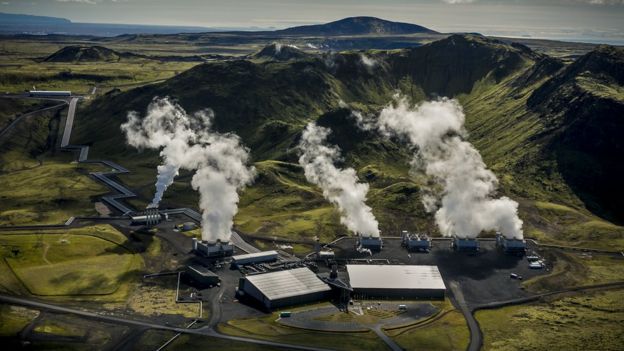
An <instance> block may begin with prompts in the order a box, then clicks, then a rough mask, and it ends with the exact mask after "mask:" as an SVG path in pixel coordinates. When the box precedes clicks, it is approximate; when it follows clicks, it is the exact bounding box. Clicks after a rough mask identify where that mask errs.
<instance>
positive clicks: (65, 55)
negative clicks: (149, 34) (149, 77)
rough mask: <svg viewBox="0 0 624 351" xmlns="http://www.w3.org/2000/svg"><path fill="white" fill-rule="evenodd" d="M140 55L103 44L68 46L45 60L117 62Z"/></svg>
mask: <svg viewBox="0 0 624 351" xmlns="http://www.w3.org/2000/svg"><path fill="white" fill-rule="evenodd" d="M138 57H139V56H138V55H134V54H130V53H121V52H117V51H115V50H111V49H108V48H105V47H103V46H66V47H64V48H62V49H60V50H59V51H57V52H55V53H53V54H52V55H50V56H48V57H46V58H45V59H44V61H45V62H116V61H119V60H121V59H122V58H138Z"/></svg>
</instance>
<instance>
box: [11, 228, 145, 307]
mask: <svg viewBox="0 0 624 351" xmlns="http://www.w3.org/2000/svg"><path fill="white" fill-rule="evenodd" d="M124 242H125V237H124V236H123V235H122V234H121V233H119V232H117V231H116V230H115V229H113V228H112V227H110V226H108V225H99V226H94V227H85V228H76V229H69V230H57V231H54V230H50V231H39V232H38V233H37V234H24V233H19V232H18V233H10V232H9V233H7V232H2V233H0V245H1V246H0V250H1V251H2V255H3V257H4V260H3V261H2V263H3V264H2V265H3V266H6V267H5V268H7V269H8V270H6V269H5V270H6V271H7V272H9V271H10V272H11V274H12V275H15V277H16V278H17V279H18V281H19V282H20V283H21V284H23V286H24V287H25V288H26V289H27V290H28V291H29V293H31V294H35V295H41V296H57V297H64V298H69V299H81V298H82V297H85V298H86V296H89V299H91V300H102V301H119V300H123V299H125V297H126V296H127V294H128V293H129V290H130V283H131V282H132V281H133V280H134V279H135V276H136V271H138V270H140V269H142V268H143V264H144V263H143V259H142V258H141V257H140V256H139V255H138V254H134V253H133V252H131V251H129V249H128V248H126V247H125V246H123V243H124ZM15 283H16V281H15V280H11V281H7V282H6V284H8V286H5V288H6V289H9V290H12V291H15V290H17V291H19V290H20V288H21V287H20V286H15ZM21 284H20V285H21Z"/></svg>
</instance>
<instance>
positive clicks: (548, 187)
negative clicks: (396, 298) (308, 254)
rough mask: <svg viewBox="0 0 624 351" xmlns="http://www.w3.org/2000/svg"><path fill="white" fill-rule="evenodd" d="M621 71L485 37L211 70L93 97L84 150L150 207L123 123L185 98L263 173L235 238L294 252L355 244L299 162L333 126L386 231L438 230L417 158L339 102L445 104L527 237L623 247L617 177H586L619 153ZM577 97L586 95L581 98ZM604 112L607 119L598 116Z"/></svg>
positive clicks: (147, 185) (600, 54)
mask: <svg viewBox="0 0 624 351" xmlns="http://www.w3.org/2000/svg"><path fill="white" fill-rule="evenodd" d="M364 58H365V59H364ZM622 67H623V65H622V52H621V50H619V49H614V48H610V47H603V48H599V49H597V50H595V51H592V52H590V53H589V54H587V55H585V56H583V57H581V58H579V59H578V60H577V61H576V62H575V63H573V64H571V65H569V66H565V65H564V64H563V63H562V62H561V61H558V60H557V59H554V58H551V57H548V56H546V55H543V54H538V53H536V52H533V51H532V50H530V49H529V48H527V47H525V46H523V45H518V44H513V45H510V44H506V43H503V42H501V41H497V40H492V39H489V38H486V37H482V36H478V35H453V36H450V37H448V38H446V39H443V40H440V41H437V42H433V43H431V44H428V45H424V46H421V47H416V48H409V49H401V50H392V51H368V52H363V51H361V52H360V51H345V52H340V53H324V54H320V55H306V56H303V57H299V58H296V59H292V60H288V61H280V60H259V61H248V60H232V61H221V62H211V63H206V64H202V65H199V66H196V67H194V68H192V69H190V70H188V71H186V72H183V73H181V74H179V75H177V76H175V77H174V78H171V79H169V80H167V81H165V82H163V83H159V84H154V85H150V86H144V87H141V88H137V89H133V90H130V91H128V92H123V93H115V94H109V95H107V96H103V97H101V98H98V99H96V100H95V101H93V102H92V103H91V104H90V105H89V106H87V107H85V108H84V109H83V110H82V111H81V112H80V116H82V117H81V122H80V123H78V127H77V130H76V138H77V140H75V142H77V143H89V144H90V145H92V148H91V150H92V152H93V153H94V154H95V155H98V154H99V155H101V156H104V155H105V156H106V157H107V158H112V159H114V160H116V161H118V162H120V163H122V164H124V165H128V167H129V169H131V170H132V171H133V172H134V173H135V174H134V175H132V176H129V177H127V178H124V181H127V182H128V183H129V184H130V185H131V186H133V187H134V188H135V189H137V190H138V191H139V192H140V193H142V194H143V195H144V197H145V198H149V197H150V195H151V192H152V191H153V185H152V184H153V179H154V174H155V167H156V165H157V164H158V156H157V154H156V153H154V152H145V153H143V154H138V153H137V152H136V151H135V150H133V149H131V148H130V147H128V146H126V145H125V144H124V140H123V137H122V134H121V133H120V131H119V125H120V124H121V123H122V122H123V121H125V119H126V114H127V111H128V110H137V111H140V112H143V111H144V110H145V108H146V106H147V105H148V104H149V102H150V101H151V100H152V99H153V98H154V97H155V96H171V97H173V98H175V99H178V100H179V102H180V103H181V105H182V106H184V107H185V108H186V109H187V110H188V111H190V112H193V111H196V110H199V109H202V108H206V107H210V108H212V109H213V110H214V111H215V113H216V121H215V127H216V128H217V129H218V130H220V131H234V132H236V133H237V134H238V135H240V136H241V137H242V139H243V141H244V143H245V144H246V145H247V146H249V147H250V149H251V152H252V156H253V159H254V161H255V162H256V167H257V168H258V170H259V176H258V178H257V180H256V183H255V184H254V185H253V186H252V187H250V188H248V189H247V190H246V191H245V192H244V193H243V196H242V199H241V208H240V213H239V215H238V216H237V218H236V225H237V226H238V228H239V229H241V230H243V231H245V232H248V233H252V234H256V235H269V236H278V237H285V238H289V239H293V240H294V239H296V238H300V237H302V238H311V237H313V236H314V235H319V236H321V238H323V239H330V238H333V237H335V236H336V235H341V234H347V233H346V231H345V229H344V228H343V227H342V226H341V225H340V224H339V221H338V215H337V213H336V211H335V210H334V209H333V208H332V207H331V206H330V205H329V204H328V203H327V202H326V201H325V200H324V199H323V198H322V195H321V193H320V190H319V189H317V188H315V187H313V186H311V185H310V184H308V183H307V182H306V181H305V178H304V177H303V173H302V170H301V168H300V167H299V166H298V165H297V164H296V160H297V154H296V152H295V151H294V146H295V145H296V143H297V140H298V138H299V136H300V133H301V130H302V129H303V127H304V126H305V124H306V123H307V122H308V121H310V120H317V121H318V123H319V124H321V125H325V126H329V127H331V128H332V130H333V133H332V135H331V138H330V139H331V140H330V141H331V142H333V143H335V144H337V145H338V146H340V147H341V149H342V150H343V154H344V156H345V159H344V163H345V164H347V165H349V166H353V167H354V168H355V169H356V170H357V171H358V175H359V177H360V178H361V179H365V180H367V181H368V182H369V183H370V185H371V191H370V193H369V201H368V203H369V204H370V205H371V207H372V208H373V211H374V213H375V215H376V216H377V218H378V219H379V220H380V224H381V229H382V231H384V232H385V233H395V232H397V231H398V230H400V229H421V230H422V229H428V230H431V231H433V232H435V228H434V227H433V224H432V223H433V221H432V218H431V215H429V214H426V213H425V211H424V209H423V207H422V205H421V204H420V200H419V198H420V186H421V185H422V184H421V183H420V182H421V180H418V179H415V178H413V177H411V176H410V175H409V169H408V165H407V164H408V162H407V161H408V159H409V152H408V150H406V149H405V147H404V146H403V145H401V144H400V143H398V142H396V141H393V140H385V139H384V138H381V137H380V136H379V135H378V134H376V133H374V132H363V131H359V130H358V129H357V127H356V123H355V121H354V119H353V117H352V116H351V113H350V110H349V109H344V108H343V107H341V106H343V105H342V104H341V103H340V101H342V102H344V103H346V104H348V105H350V106H351V108H353V109H357V110H360V111H363V112H365V113H374V112H376V111H378V110H379V109H381V108H382V107H383V106H385V105H386V104H387V103H388V102H390V101H391V100H392V96H393V95H394V94H395V93H396V91H397V90H398V91H401V92H402V94H404V95H406V96H408V97H409V98H410V99H411V100H412V101H413V102H418V101H422V100H424V99H430V98H436V97H437V96H450V97H455V98H457V99H458V100H459V101H460V102H461V103H462V105H463V107H464V110H465V112H466V115H467V122H466V127H467V129H468V131H469V132H470V141H471V142H472V143H473V144H474V145H475V146H476V147H477V148H478V149H479V151H480V152H481V153H482V155H483V158H484V160H485V161H486V163H487V164H488V166H489V167H490V168H491V169H492V170H493V171H494V172H495V173H496V174H497V176H498V177H499V179H500V185H501V189H500V191H501V193H503V194H506V195H509V196H511V197H513V198H514V199H517V200H518V201H519V202H520V205H521V207H520V210H521V217H522V218H523V219H524V220H525V230H526V232H527V233H528V234H529V235H531V236H534V237H538V238H540V239H545V240H550V241H553V242H558V241H561V240H569V239H570V238H574V239H576V242H578V243H583V242H584V241H585V242H592V238H593V237H594V236H595V235H597V233H598V234H600V233H602V234H604V235H605V236H606V237H610V238H613V239H616V240H618V241H617V242H614V243H619V244H616V245H624V229H622V227H618V226H615V225H613V224H611V223H609V222H607V221H604V220H603V218H607V219H610V220H612V221H615V222H619V221H622V220H623V218H621V211H620V212H619V213H616V212H614V211H613V210H612V208H613V207H612V206H611V205H610V202H611V201H613V198H614V197H615V195H611V196H609V194H607V193H606V192H605V191H606V190H605V189H611V191H612V194H616V193H617V192H616V191H613V189H617V188H618V186H619V185H618V184H619V183H617V182H616V179H617V177H618V176H619V174H621V173H617V172H620V171H619V170H618V169H617V168H616V169H615V172H614V174H613V175H609V174H605V177H604V178H599V179H601V180H602V181H603V183H602V184H601V185H600V187H597V186H591V184H589V183H587V182H583V178H582V177H581V175H583V174H593V173H592V172H594V173H595V172H601V174H604V172H603V171H599V170H604V169H607V167H609V165H610V164H613V162H616V161H617V158H618V157H621V155H622V151H621V142H620V138H619V137H618V136H619V135H621V123H619V122H618V120H617V118H618V116H622V115H624V114H623V113H622V112H624V109H623V107H622V103H621V99H620V97H621V91H622V81H621V72H622ZM582 91H589V92H587V93H586V94H584V95H581V96H580V97H579V95H578V94H577V92H582ZM553 104H562V105H560V106H557V105H553ZM566 111H568V112H566ZM574 111H586V112H582V113H580V114H578V115H575V114H574V113H573V112H574ZM595 111H601V113H600V114H599V117H597V115H596V114H595V113H594V112H595ZM618 123H619V124H618ZM94 131H97V132H94ZM583 131H591V134H588V135H586V136H583V135H582V133H583ZM579 133H580V135H579ZM591 135H594V136H600V139H599V140H600V142H599V143H595V144H597V146H596V145H594V146H592V145H593V144H591V143H590V142H589V141H590V140H592V139H591ZM576 141H581V142H578V143H577V142H576ZM579 148H580V149H579ZM605 150H611V151H610V152H605ZM94 157H96V156H94ZM611 169H613V168H611ZM620 170H621V168H620ZM575 177H576V178H575ZM587 179H589V177H588V178H587ZM188 182H189V175H188V174H182V175H181V176H180V177H179V178H178V180H177V182H176V183H175V184H174V186H173V187H172V188H171V189H170V191H169V192H168V194H167V195H166V197H165V203H164V205H165V206H180V205H186V206H193V205H194V204H195V202H196V195H195V194H194V193H193V192H192V191H191V190H190V187H189V184H188ZM611 244H613V243H609V245H611ZM593 245H595V246H600V245H607V243H605V242H595V240H594V242H593Z"/></svg>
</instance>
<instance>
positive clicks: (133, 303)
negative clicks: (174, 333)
mask: <svg viewBox="0 0 624 351" xmlns="http://www.w3.org/2000/svg"><path fill="white" fill-rule="evenodd" d="M159 279H160V281H159V284H145V283H144V284H141V285H140V286H138V287H136V288H135V289H133V290H132V292H131V293H130V296H129V298H128V300H127V302H126V306H127V307H128V308H130V309H131V310H132V311H134V312H136V313H139V314H141V315H144V316H159V315H181V316H184V317H187V318H197V317H198V316H199V304H198V303H176V302H175V298H176V282H177V276H172V277H161V278H159Z"/></svg>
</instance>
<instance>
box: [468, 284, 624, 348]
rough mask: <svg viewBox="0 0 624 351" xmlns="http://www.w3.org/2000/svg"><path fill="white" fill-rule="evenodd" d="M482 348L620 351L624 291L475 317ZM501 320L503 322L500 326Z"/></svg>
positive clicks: (484, 312) (623, 338)
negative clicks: (481, 336)
mask: <svg viewBox="0 0 624 351" xmlns="http://www.w3.org/2000/svg"><path fill="white" fill-rule="evenodd" d="M475 316H476V318H477V320H478V321H479V324H480V326H481V330H482V331H483V335H484V340H483V341H484V350H552V349H553V346H555V345H556V348H557V349H561V350H618V349H620V348H621V346H622V344H623V343H624V333H623V329H622V325H623V324H624V291H622V290H615V291H606V292H599V293H594V294H591V295H583V296H573V297H564V298H560V299H556V300H554V301H550V302H544V303H535V304H530V305H520V306H510V307H504V308H500V309H495V310H482V311H477V313H476V314H475ZM502 321H504V322H502Z"/></svg>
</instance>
